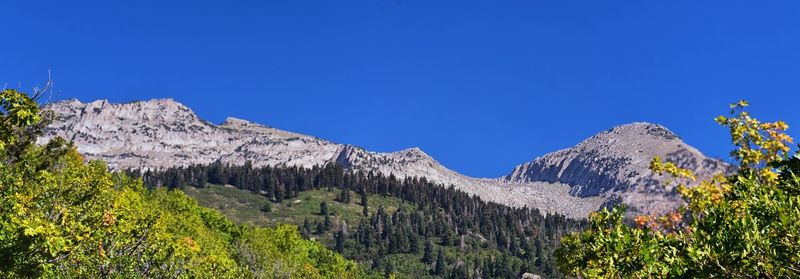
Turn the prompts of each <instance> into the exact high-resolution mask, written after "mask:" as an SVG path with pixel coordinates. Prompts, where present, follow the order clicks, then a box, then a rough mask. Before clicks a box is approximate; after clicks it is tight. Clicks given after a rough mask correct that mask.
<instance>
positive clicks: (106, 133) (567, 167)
mask: <svg viewBox="0 0 800 279" xmlns="http://www.w3.org/2000/svg"><path fill="white" fill-rule="evenodd" d="M45 108H46V109H50V110H52V111H54V112H55V113H56V115H58V116H59V118H58V120H57V121H55V122H54V123H52V124H51V125H50V126H48V127H47V129H46V135H45V136H44V137H43V138H42V139H40V141H45V140H47V139H48V138H51V137H53V136H62V137H64V138H65V139H67V140H70V141H73V142H75V143H76V144H78V146H79V150H78V151H80V152H81V153H83V154H84V155H85V156H86V157H87V158H90V159H101V160H104V161H106V162H108V164H109V167H111V168H112V169H126V168H147V169H158V168H166V167H174V166H185V165H190V164H209V163H212V162H214V161H217V160H220V161H222V162H226V163H230V164H244V163H245V162H246V161H251V162H252V163H253V165H254V166H265V165H270V166H278V165H283V166H301V167H312V166H315V165H324V164H329V163H338V164H341V165H342V166H344V167H345V168H347V169H350V170H353V171H372V172H377V173H382V174H385V175H394V176H395V177H398V178H400V179H403V178H407V177H418V178H422V177H424V178H426V179H427V180H428V181H433V182H436V183H440V184H442V185H443V186H449V185H452V186H454V187H456V188H457V189H460V190H463V191H465V192H467V193H470V194H474V195H478V196H480V197H481V198H483V199H485V200H488V201H494V202H498V203H503V204H508V205H511V206H519V207H522V206H527V207H531V208H538V209H540V210H542V211H545V212H550V213H554V212H558V213H561V214H565V215H568V216H572V217H585V216H586V215H587V214H588V213H590V212H592V211H594V210H597V209H598V208H600V207H601V206H603V205H605V204H609V203H613V202H620V201H621V202H625V203H628V204H630V205H633V206H634V207H635V208H637V209H641V210H642V211H645V210H646V207H647V206H650V205H651V201H657V202H659V203H663V204H665V205H669V206H674V205H675V204H676V202H678V201H676V200H675V198H674V197H670V196H669V195H668V192H669V191H664V189H662V188H657V187H656V186H655V185H656V184H657V182H658V180H659V179H658V178H657V177H654V176H653V175H652V173H650V172H649V170H648V169H647V167H648V163H649V161H650V160H651V159H652V158H653V156H662V158H665V159H667V160H670V161H674V162H676V163H679V165H681V166H683V167H688V168H690V169H693V170H695V171H696V172H698V173H699V174H700V175H701V176H705V175H710V174H711V173H713V172H717V171H721V170H724V169H725V168H726V165H725V164H724V163H722V162H719V161H717V160H712V159H708V158H706V157H705V156H703V155H702V154H701V153H700V152H699V151H697V150H696V149H694V148H692V147H690V146H688V145H686V144H685V143H683V142H682V141H681V140H680V138H678V137H677V136H676V135H675V134H673V133H672V132H670V131H669V130H667V129H666V128H664V127H662V126H660V125H656V124H649V123H633V124H628V125H622V126H618V127H615V128H613V129H611V130H608V131H605V132H601V133H599V134H597V135H595V136H593V137H591V138H589V139H586V140H584V141H583V142H581V143H580V144H578V145H577V146H575V147H572V148H568V149H564V150H561V151H557V152H553V153H550V154H547V155H544V156H542V157H539V158H536V159H535V160H533V161H531V162H528V163H525V164H522V165H520V166H517V167H516V168H515V169H514V171H513V172H512V173H511V174H509V175H507V176H505V177H502V178H499V179H490V178H473V177H468V176H465V175H462V174H460V173H457V172H455V171H453V170H450V169H448V168H446V167H445V166H443V165H441V164H440V163H439V162H438V161H436V160H435V159H434V158H432V157H431V156H429V155H428V154H426V153H425V152H423V151H422V150H420V149H419V148H409V149H405V150H400V151H396V152H386V153H382V152H372V151H368V150H365V149H363V148H360V147H356V146H353V145H348V144H339V143H334V142H330V141H327V140H323V139H319V138H316V137H312V136H307V135H302V134H297V133H292V132H288V131H283V130H279V129H275V128H272V127H268V126H264V125H261V124H257V123H253V122H250V121H247V120H242V119H237V118H233V117H229V118H227V119H226V120H225V121H224V122H223V123H221V124H219V125H216V124H213V123H210V122H207V121H204V120H202V119H200V118H199V117H198V116H197V115H196V114H195V113H194V112H193V111H192V110H191V109H189V108H188V107H186V106H184V105H183V104H180V103H178V102H176V101H174V100H172V99H155V100H149V101H137V102H129V103H121V104H113V103H109V102H108V101H105V100H99V101H94V102H90V103H83V102H80V101H78V100H67V101H61V102H56V103H51V104H48V105H46V107H45ZM665 193H666V194H665ZM643 201H646V202H647V203H645V202H643Z"/></svg>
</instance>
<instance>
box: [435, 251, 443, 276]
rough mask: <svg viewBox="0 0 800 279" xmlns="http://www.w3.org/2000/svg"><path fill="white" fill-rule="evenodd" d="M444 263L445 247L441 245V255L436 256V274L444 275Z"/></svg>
mask: <svg viewBox="0 0 800 279" xmlns="http://www.w3.org/2000/svg"><path fill="white" fill-rule="evenodd" d="M444 265H445V262H444V249H442V248H441V247H439V255H437V256H436V267H435V269H434V271H433V273H434V274H436V275H439V276H442V275H444V270H445V268H444Z"/></svg>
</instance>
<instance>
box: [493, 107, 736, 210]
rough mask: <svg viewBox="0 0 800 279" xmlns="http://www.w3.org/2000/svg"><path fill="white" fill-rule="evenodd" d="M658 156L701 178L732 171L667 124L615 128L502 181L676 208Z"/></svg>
mask: <svg viewBox="0 0 800 279" xmlns="http://www.w3.org/2000/svg"><path fill="white" fill-rule="evenodd" d="M655 156H660V157H661V158H662V159H663V160H665V161H669V162H673V163H675V164H676V165H678V166H679V167H682V168H687V169H690V170H692V171H694V172H695V174H696V175H697V176H698V178H699V179H702V178H708V177H710V176H712V175H714V174H716V173H720V172H725V171H727V170H728V169H729V166H728V165H727V164H725V163H724V162H722V161H719V160H716V159H710V158H707V157H706V156H704V155H703V154H702V153H700V151H698V150H697V149H695V148H693V147H691V146H689V145H687V144H685V143H684V142H683V141H682V140H681V139H680V138H679V137H678V136H676V135H675V134H673V133H672V132H670V131H669V130H667V129H666V128H664V127H663V126H661V125H657V124H650V123H642V122H639V123H632V124H627V125H621V126H617V127H614V128H612V129H610V130H607V131H604V132H601V133H599V134H597V135H594V136H592V137H590V138H588V139H586V140H584V141H583V142H581V143H579V144H578V145H576V146H574V147H571V148H568V149H564V150H560V151H556V152H553V153H549V154H546V155H544V156H542V157H539V158H536V159H534V160H533V161H531V162H528V163H524V164H522V165H519V166H517V167H516V168H514V171H513V172H512V173H511V174H509V175H507V176H505V177H503V178H502V179H503V180H505V181H509V182H537V181H538V182H549V183H563V184H567V185H570V194H571V195H574V196H578V197H590V196H605V197H608V198H609V200H617V201H620V200H621V201H622V202H624V203H626V204H628V205H629V208H630V209H631V210H632V211H633V213H648V212H651V211H655V210H656V209H671V208H674V207H675V205H676V204H679V203H680V200H679V198H678V197H677V196H676V195H675V194H674V191H673V188H674V185H666V187H665V183H663V182H664V180H665V179H666V178H665V177H661V176H658V175H656V174H654V173H653V172H651V171H650V170H649V164H650V161H651V160H652V159H653V158H654V157H655Z"/></svg>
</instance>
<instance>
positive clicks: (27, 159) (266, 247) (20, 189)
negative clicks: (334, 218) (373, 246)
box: [0, 89, 361, 278]
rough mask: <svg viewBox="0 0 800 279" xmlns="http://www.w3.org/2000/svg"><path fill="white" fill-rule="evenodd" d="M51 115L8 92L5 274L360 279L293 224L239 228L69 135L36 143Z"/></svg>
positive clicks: (1, 175) (0, 178)
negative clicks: (87, 157) (94, 155)
mask: <svg viewBox="0 0 800 279" xmlns="http://www.w3.org/2000/svg"><path fill="white" fill-rule="evenodd" d="M46 115H47V113H45V112H41V111H40V110H39V107H38V105H37V104H36V102H35V100H33V99H32V98H30V97H28V96H27V95H26V94H24V93H21V92H17V91H15V90H10V89H6V90H3V91H2V92H0V263H2V264H0V278H32V277H42V278H240V277H245V278H271V277H273V276H277V277H282V278H331V277H345V278H356V277H360V276H361V271H360V269H359V268H358V266H357V265H356V264H355V263H354V262H352V261H347V260H345V259H344V258H343V257H341V256H340V255H337V254H335V253H334V252H332V251H330V250H328V249H326V248H325V247H324V246H322V245H321V244H319V243H316V242H312V241H307V240H303V239H302V238H301V237H300V236H299V234H298V233H297V230H296V228H295V227H294V226H285V225H284V226H279V227H277V228H274V229H265V228H252V227H248V226H238V225H235V224H233V223H232V222H231V221H230V220H228V219H227V218H225V217H224V216H222V214H220V213H219V212H217V211H215V210H212V209H208V208H204V207H201V206H199V205H197V202H196V201H195V200H193V199H192V198H190V197H188V196H186V195H185V194H183V192H181V191H177V190H171V191H168V190H165V189H163V188H160V189H155V190H152V191H148V190H147V189H146V188H145V187H144V184H143V182H142V180H139V179H132V178H130V177H129V176H127V175H125V174H123V173H119V172H115V173H112V172H109V171H108V167H107V166H106V165H105V164H104V163H103V162H100V161H91V162H88V163H85V162H84V160H83V158H82V156H81V155H80V154H78V152H77V151H76V150H75V148H74V147H73V146H71V145H70V144H68V143H67V142H66V141H65V140H63V139H61V138H55V139H53V140H51V141H49V142H48V143H46V144H44V145H42V146H37V145H35V144H34V142H35V141H34V139H35V136H36V135H40V134H41V133H42V130H41V128H42V127H43V126H42V125H41V124H42V121H43V120H44V119H46ZM183 171H185V170H183ZM174 174H175V175H176V176H174V177H177V178H178V180H180V179H183V178H185V177H186V176H183V175H184V174H185V173H184V172H182V171H181V170H178V171H176V172H175V173H174ZM163 181H167V180H163Z"/></svg>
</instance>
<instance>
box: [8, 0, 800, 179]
mask: <svg viewBox="0 0 800 279" xmlns="http://www.w3.org/2000/svg"><path fill="white" fill-rule="evenodd" d="M90 2H91V3H90ZM126 2H132V3H126ZM234 2H235V3H234ZM798 3H799V2H797V1H640V0H639V1H613V0H612V1H551V0H547V1H513V0H509V1H466V0H460V1H437V0H386V1H384V0H370V1H304V0H292V1H36V0H33V1H30V0H28V1H14V0H11V1H3V2H2V3H0V11H2V14H3V19H2V21H0V32H1V33H0V34H2V43H0V61H1V62H2V65H3V66H2V67H0V82H2V83H5V84H6V86H7V87H15V88H16V87H21V88H22V89H30V88H31V87H33V86H34V85H37V84H41V82H42V81H43V80H44V79H46V75H47V69H48V68H50V69H52V72H53V78H54V80H55V85H56V87H55V89H56V95H55V99H67V98H78V99H80V100H83V101H91V100H94V99H109V100H111V101H118V102H122V101H130V100H140V99H149V98H163V97H172V98H174V99H176V100H178V101H180V102H182V103H184V104H186V105H188V106H189V107H191V108H192V109H194V111H195V112H197V113H198V114H199V115H200V116H201V117H202V118H205V119H207V120H209V121H212V122H220V121H222V120H223V119H224V118H225V117H226V116H235V117H239V118H245V119H250V120H253V121H256V122H259V123H263V124H267V125H270V126H274V127H278V128H281V129H285V130H290V131H296V132H301V133H306V134H310V135H315V136H318V137H321V138H325V139H329V140H333V141H336V142H342V143H351V144H355V145H358V146H362V147H365V148H368V149H371V150H376V151H393V150H399V149H403V148H407V147H412V146H418V147H420V148H422V149H423V150H424V151H426V152H427V153H429V154H431V155H432V156H434V157H435V158H436V159H438V160H439V161H440V162H442V163H443V164H444V165H446V166H448V167H450V168H452V169H455V170H457V171H460V172H463V173H466V174H468V175H472V176H482V177H495V176H500V175H503V174H506V173H508V172H509V171H511V169H512V168H513V166H514V165H516V164H519V163H521V162H524V161H528V160H530V159H532V158H534V157H536V156H539V155H542V154H544V153H547V152H549V151H554V150H556V149H560V148H565V147H569V146H572V145H574V144H575V143H577V142H579V141H580V140H582V139H584V138H586V137H588V136H591V135H592V134H594V133H596V132H598V131H602V130H605V129H608V128H610V127H612V126H614V125H618V124H623V123H629V122H634V121H648V122H654V123H659V124H662V125H665V126H666V127H668V128H669V129H671V130H672V131H674V132H676V133H677V134H678V135H680V136H681V137H682V138H683V139H684V140H685V141H687V142H688V143H689V144H691V145H694V146H696V147H698V148H699V149H700V150H701V151H703V152H704V153H706V154H708V155H711V156H716V157H723V158H725V157H727V152H728V151H729V149H730V147H729V145H728V144H727V142H728V139H727V137H726V131H725V130H724V129H723V128H720V127H718V126H717V125H716V124H715V123H714V122H713V121H712V118H713V117H714V116H716V115H719V114H724V113H726V112H727V104H728V103H731V102H734V101H736V100H738V99H742V98H744V99H748V100H750V101H751V103H752V104H753V107H752V111H753V113H754V114H755V115H756V116H759V117H760V118H762V119H764V120H775V119H784V120H786V121H787V122H789V124H790V125H791V124H795V125H800V113H798V111H797V108H798V107H800V90H798V89H800V4H798ZM797 129H800V126H795V127H794V128H793V129H792V130H793V132H792V133H791V134H792V135H795V136H797V135H800V134H799V133H797Z"/></svg>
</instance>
